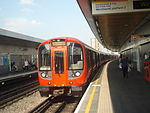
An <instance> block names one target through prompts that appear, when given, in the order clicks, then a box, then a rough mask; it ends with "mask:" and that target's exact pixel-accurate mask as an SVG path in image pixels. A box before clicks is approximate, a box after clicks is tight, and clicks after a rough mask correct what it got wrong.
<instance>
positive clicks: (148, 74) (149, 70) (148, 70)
mask: <svg viewBox="0 0 150 113" xmlns="http://www.w3.org/2000/svg"><path fill="white" fill-rule="evenodd" d="M144 79H145V80H147V81H149V82H150V61H145V62H144Z"/></svg>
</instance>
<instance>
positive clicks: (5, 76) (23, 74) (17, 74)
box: [0, 70, 37, 82]
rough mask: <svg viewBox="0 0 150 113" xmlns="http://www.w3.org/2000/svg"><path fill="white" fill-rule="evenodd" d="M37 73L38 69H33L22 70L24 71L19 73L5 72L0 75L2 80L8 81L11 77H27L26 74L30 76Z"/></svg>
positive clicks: (0, 80)
mask: <svg viewBox="0 0 150 113" xmlns="http://www.w3.org/2000/svg"><path fill="white" fill-rule="evenodd" d="M36 73H37V70H33V71H22V72H19V73H17V72H16V73H11V74H6V75H5V74H3V75H0V82H2V81H8V80H11V79H16V78H19V77H25V76H28V75H32V74H36Z"/></svg>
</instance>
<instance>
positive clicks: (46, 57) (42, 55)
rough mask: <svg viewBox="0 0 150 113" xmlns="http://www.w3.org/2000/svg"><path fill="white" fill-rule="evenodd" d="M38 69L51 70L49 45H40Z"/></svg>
mask: <svg viewBox="0 0 150 113" xmlns="http://www.w3.org/2000/svg"><path fill="white" fill-rule="evenodd" d="M39 67H40V70H51V51H50V44H45V45H42V46H41V47H40V48H39Z"/></svg>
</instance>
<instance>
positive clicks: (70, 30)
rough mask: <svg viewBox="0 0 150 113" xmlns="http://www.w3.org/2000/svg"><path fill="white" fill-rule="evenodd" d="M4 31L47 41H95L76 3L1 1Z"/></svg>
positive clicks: (59, 0)
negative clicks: (60, 39)
mask: <svg viewBox="0 0 150 113" xmlns="http://www.w3.org/2000/svg"><path fill="white" fill-rule="evenodd" d="M0 28H2V29H6V30H10V31H14V32H17V33H21V34H25V35H28V36H32V37H35V38H41V39H44V40H47V39H50V38H54V37H62V36H67V37H75V38H77V39H79V40H81V41H82V42H84V43H86V44H88V45H90V38H94V37H95V36H94V34H93V33H92V31H91V29H90V27H89V25H88V23H87V21H86V19H85V17H84V16H83V14H82V12H81V10H80V8H79V6H78V3H77V1H76V0H0Z"/></svg>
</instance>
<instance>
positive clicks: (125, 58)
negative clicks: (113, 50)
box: [121, 57, 129, 78]
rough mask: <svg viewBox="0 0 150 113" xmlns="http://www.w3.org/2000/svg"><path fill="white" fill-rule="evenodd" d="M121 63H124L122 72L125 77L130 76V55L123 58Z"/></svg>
mask: <svg viewBox="0 0 150 113" xmlns="http://www.w3.org/2000/svg"><path fill="white" fill-rule="evenodd" d="M121 65H122V73H123V77H124V78H128V65H129V62H128V57H123V58H122V60H121Z"/></svg>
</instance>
